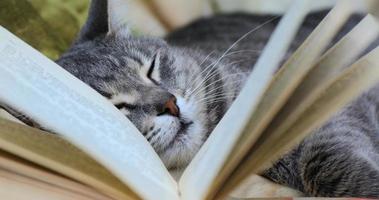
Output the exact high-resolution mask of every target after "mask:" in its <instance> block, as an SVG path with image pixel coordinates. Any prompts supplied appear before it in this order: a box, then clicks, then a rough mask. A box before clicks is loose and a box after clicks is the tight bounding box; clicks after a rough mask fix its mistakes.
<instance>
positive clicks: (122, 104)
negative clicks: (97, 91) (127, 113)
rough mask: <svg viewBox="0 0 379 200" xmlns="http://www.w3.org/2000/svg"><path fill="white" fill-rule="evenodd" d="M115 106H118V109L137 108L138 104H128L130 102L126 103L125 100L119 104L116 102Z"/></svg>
mask: <svg viewBox="0 0 379 200" xmlns="http://www.w3.org/2000/svg"><path fill="white" fill-rule="evenodd" d="M115 106H116V108H117V109H122V108H126V109H128V110H133V109H136V108H137V106H136V105H132V104H128V103H125V102H121V103H117V104H115Z"/></svg>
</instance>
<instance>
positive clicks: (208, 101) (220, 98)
mask: <svg viewBox="0 0 379 200" xmlns="http://www.w3.org/2000/svg"><path fill="white" fill-rule="evenodd" d="M237 96H238V95H230V96H222V97H217V98H213V99H207V100H204V101H201V102H199V103H203V104H205V105H209V104H211V103H216V102H220V101H225V100H226V99H229V98H235V97H237Z"/></svg>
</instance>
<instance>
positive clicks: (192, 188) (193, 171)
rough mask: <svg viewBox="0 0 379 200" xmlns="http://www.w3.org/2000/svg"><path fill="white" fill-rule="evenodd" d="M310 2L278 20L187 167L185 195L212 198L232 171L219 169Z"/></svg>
mask: <svg viewBox="0 0 379 200" xmlns="http://www.w3.org/2000/svg"><path fill="white" fill-rule="evenodd" d="M309 2H310V1H306V0H296V1H295V2H294V4H293V5H292V7H291V9H290V10H289V12H288V13H287V14H286V15H285V16H284V17H283V19H282V20H281V22H280V23H279V25H278V27H277V28H276V30H275V32H274V33H273V35H272V37H271V38H270V40H269V42H268V44H267V45H266V47H265V49H264V51H263V53H262V55H261V57H260V58H259V60H258V61H257V63H256V65H255V67H254V70H253V71H252V73H251V75H250V77H249V79H248V80H247V82H246V85H245V87H244V88H243V89H242V91H241V93H240V95H239V96H238V97H237V99H236V100H235V102H234V103H233V105H232V106H231V108H230V109H229V111H228V112H227V113H226V114H225V116H224V117H223V119H222V120H221V121H220V122H219V124H218V125H217V127H216V128H215V129H214V131H213V133H212V134H211V136H210V137H209V138H208V140H207V141H206V143H205V144H204V145H203V147H202V148H201V149H200V151H199V153H197V155H196V156H195V158H194V160H193V161H192V162H191V163H190V165H189V167H188V168H187V169H186V170H185V172H184V174H183V177H182V178H181V180H180V182H179V186H180V191H181V194H182V197H183V199H189V200H190V199H211V198H212V197H213V196H214V195H215V194H216V193H217V191H218V189H219V188H220V186H221V184H223V181H225V178H226V177H227V176H228V175H229V174H226V173H225V174H220V171H221V169H222V167H223V166H224V165H225V163H226V162H228V160H227V158H228V157H229V155H230V154H231V153H232V150H233V148H234V147H235V145H236V144H237V142H238V139H239V137H240V136H241V134H242V133H243V130H244V128H245V127H246V125H247V124H248V122H249V118H250V117H251V115H252V113H254V111H255V110H256V108H257V105H258V103H259V100H260V99H261V96H262V95H263V93H264V91H265V89H266V88H267V87H268V85H269V83H270V81H271V79H272V77H273V75H274V72H275V70H276V69H277V68H278V66H279V64H280V62H281V60H282V58H283V56H284V54H285V52H286V51H287V48H288V46H289V45H290V43H291V41H292V39H293V38H294V36H295V34H296V33H297V30H298V27H299V26H300V25H301V23H302V21H303V19H304V17H305V15H306V14H307V11H308V3H309ZM236 119H237V120H236Z"/></svg>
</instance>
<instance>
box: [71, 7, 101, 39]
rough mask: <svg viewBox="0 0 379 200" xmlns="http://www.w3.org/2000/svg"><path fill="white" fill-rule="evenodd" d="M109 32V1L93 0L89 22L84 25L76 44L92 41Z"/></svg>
mask: <svg viewBox="0 0 379 200" xmlns="http://www.w3.org/2000/svg"><path fill="white" fill-rule="evenodd" d="M107 32H108V4H107V0H91V5H90V8H89V12H88V17H87V21H86V22H85V24H84V25H83V27H82V29H81V31H80V33H79V37H78V38H77V40H76V42H75V43H81V42H85V41H88V40H92V39H94V38H96V37H97V36H100V35H104V34H106V33H107Z"/></svg>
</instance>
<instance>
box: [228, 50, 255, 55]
mask: <svg viewBox="0 0 379 200" xmlns="http://www.w3.org/2000/svg"><path fill="white" fill-rule="evenodd" d="M245 52H253V53H262V50H255V49H246V50H238V51H232V52H230V53H228V54H226V55H225V56H231V55H235V54H239V53H245Z"/></svg>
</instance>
